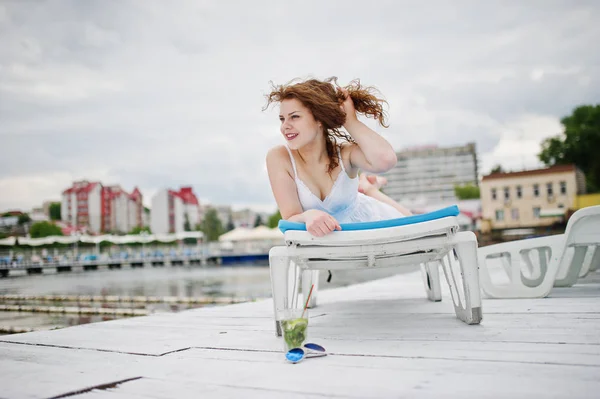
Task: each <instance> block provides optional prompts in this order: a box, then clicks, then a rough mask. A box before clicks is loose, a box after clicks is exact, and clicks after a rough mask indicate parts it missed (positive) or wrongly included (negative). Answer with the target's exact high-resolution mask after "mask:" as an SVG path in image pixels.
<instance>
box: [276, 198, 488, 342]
mask: <svg viewBox="0 0 600 399" xmlns="http://www.w3.org/2000/svg"><path fill="white" fill-rule="evenodd" d="M457 214H458V208H457V207H455V206H454V207H450V208H445V209H443V210H439V211H436V212H432V213H430V214H425V215H416V216H409V217H406V218H402V219H394V220H388V221H384V222H374V223H352V224H342V225H341V226H342V231H335V232H333V233H331V234H328V235H327V236H325V237H321V238H319V237H314V236H312V235H310V234H309V233H308V232H306V230H305V227H304V225H303V224H302V225H301V224H299V223H296V224H294V223H290V222H285V221H282V223H283V225H286V226H290V225H296V227H297V226H301V227H300V228H302V229H303V231H302V230H286V231H284V238H285V243H286V246H278V247H273V248H272V249H271V250H270V252H269V265H270V271H271V286H272V290H273V302H274V311H275V325H276V332H277V335H281V326H280V323H279V321H278V320H277V314H278V313H280V312H281V311H283V310H285V309H292V308H300V307H302V306H304V303H301V302H299V292H298V291H299V283H300V275H302V278H301V280H302V292H303V294H304V295H305V296H306V295H307V293H308V292H309V290H310V287H311V286H312V285H313V284H314V289H313V293H312V295H311V301H310V304H309V306H310V307H314V306H316V303H317V291H318V276H319V270H349V269H369V268H373V267H403V266H407V265H418V264H420V265H421V270H422V275H423V281H424V285H425V291H426V294H427V297H428V299H429V300H431V301H441V299H442V294H441V287H440V277H439V266H442V269H443V271H444V275H445V277H446V281H447V282H448V285H449V287H450V292H451V296H452V300H453V302H454V308H455V312H456V316H457V317H458V318H459V319H460V320H462V321H464V322H465V323H467V324H479V322H480V321H481V319H482V312H481V295H480V289H479V278H478V273H477V238H476V236H475V234H473V233H472V232H457V231H458V222H457V219H456V215H457ZM445 215H452V216H445ZM282 223H280V228H282ZM398 224H400V225H398ZM384 226H385V227H384ZM282 230H285V226H284V228H282Z"/></svg>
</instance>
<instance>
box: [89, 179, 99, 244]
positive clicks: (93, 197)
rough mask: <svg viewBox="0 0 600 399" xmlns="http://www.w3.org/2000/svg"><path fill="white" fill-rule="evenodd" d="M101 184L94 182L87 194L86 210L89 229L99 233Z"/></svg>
mask: <svg viewBox="0 0 600 399" xmlns="http://www.w3.org/2000/svg"><path fill="white" fill-rule="evenodd" d="M101 195H102V185H100V184H96V185H94V188H92V191H90V193H89V194H88V212H89V215H90V219H89V223H90V229H91V230H92V231H93V232H94V233H99V232H100V229H101V227H102V224H101V220H102V209H101V205H100V204H101V198H100V197H101Z"/></svg>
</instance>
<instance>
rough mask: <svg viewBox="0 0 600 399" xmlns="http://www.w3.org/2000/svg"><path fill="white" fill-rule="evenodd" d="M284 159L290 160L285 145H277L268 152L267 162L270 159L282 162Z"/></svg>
mask: <svg viewBox="0 0 600 399" xmlns="http://www.w3.org/2000/svg"><path fill="white" fill-rule="evenodd" d="M282 158H288V159H289V158H290V156H289V154H288V151H287V148H286V147H285V146H284V145H276V146H275V147H273V148H271V149H270V150H269V151H268V152H267V161H268V160H269V159H273V160H281V159H282Z"/></svg>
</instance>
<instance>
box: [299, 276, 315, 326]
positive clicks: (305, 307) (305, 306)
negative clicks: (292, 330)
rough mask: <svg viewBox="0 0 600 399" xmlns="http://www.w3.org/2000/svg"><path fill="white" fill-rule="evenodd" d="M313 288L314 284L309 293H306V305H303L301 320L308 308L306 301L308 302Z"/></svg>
mask: <svg viewBox="0 0 600 399" xmlns="http://www.w3.org/2000/svg"><path fill="white" fill-rule="evenodd" d="M313 288H315V285H314V284H313V285H312V286H311V287H310V292H309V293H308V297H307V298H306V304H305V305H304V310H303V311H302V318H304V313H306V309H307V308H308V301H310V296H311V295H312V290H313Z"/></svg>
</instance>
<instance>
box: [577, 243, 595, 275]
mask: <svg viewBox="0 0 600 399" xmlns="http://www.w3.org/2000/svg"><path fill="white" fill-rule="evenodd" d="M597 261H600V247H597V246H596V245H590V246H588V250H587V252H586V253H585V259H584V261H583V265H581V270H580V271H579V278H583V277H585V276H587V275H588V273H589V272H591V271H594V270H596V269H595V268H594V263H595V262H597Z"/></svg>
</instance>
